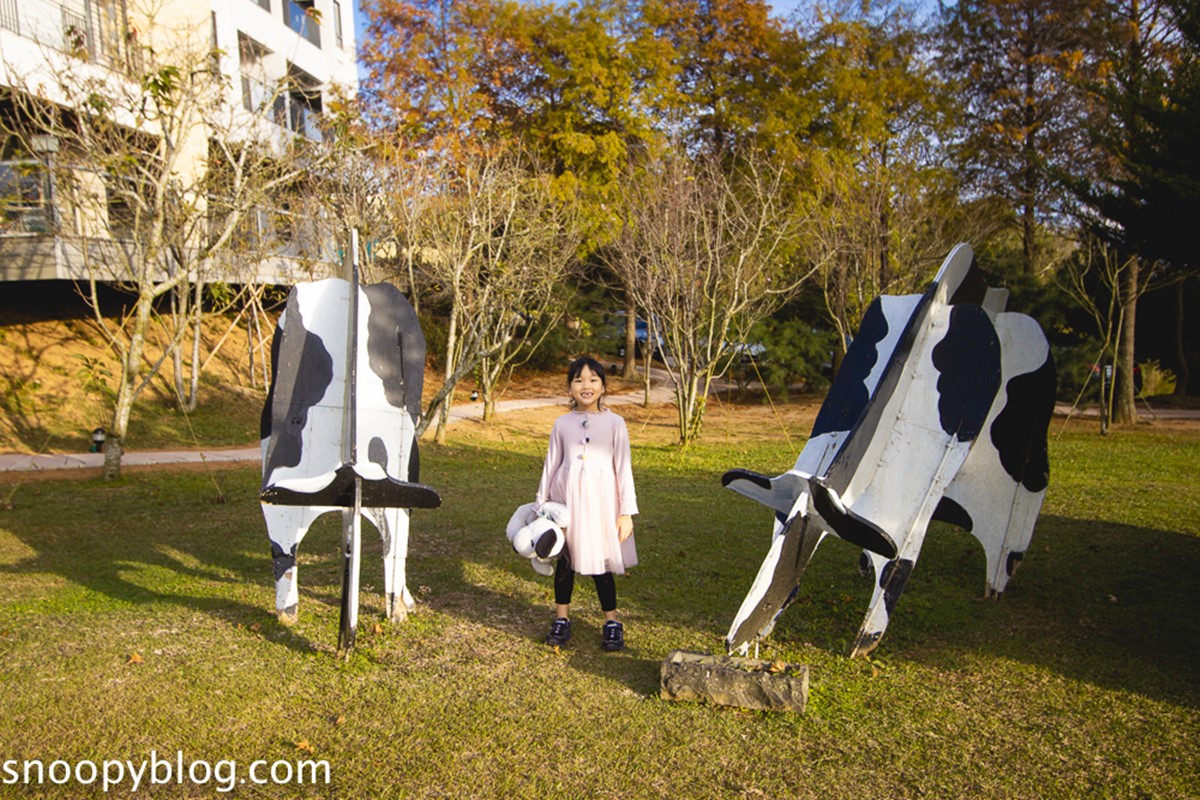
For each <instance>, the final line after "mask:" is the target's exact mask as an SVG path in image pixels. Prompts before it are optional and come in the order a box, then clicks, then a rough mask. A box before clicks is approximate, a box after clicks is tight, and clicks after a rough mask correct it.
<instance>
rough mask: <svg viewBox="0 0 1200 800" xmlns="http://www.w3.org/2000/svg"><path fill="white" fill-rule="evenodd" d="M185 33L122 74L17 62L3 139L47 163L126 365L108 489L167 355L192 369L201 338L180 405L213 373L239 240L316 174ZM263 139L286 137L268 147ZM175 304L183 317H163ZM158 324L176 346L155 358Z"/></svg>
mask: <svg viewBox="0 0 1200 800" xmlns="http://www.w3.org/2000/svg"><path fill="white" fill-rule="evenodd" d="M184 22H185V23H187V24H183V25H181V26H179V27H171V26H170V25H166V24H163V25H151V26H149V30H150V31H151V33H148V34H146V36H145V38H144V39H143V40H142V41H141V42H140V46H139V47H138V48H136V50H135V51H134V50H131V52H130V53H129V57H128V59H127V62H126V64H125V69H124V71H114V70H111V69H105V68H101V67H99V66H98V65H96V64H94V63H91V62H89V61H87V60H86V59H84V58H81V57H77V56H78V55H79V54H72V53H65V54H64V53H61V52H57V51H51V50H46V51H45V52H44V58H43V62H44V63H43V65H42V68H40V69H38V70H35V71H33V72H24V73H18V72H17V71H16V70H15V69H14V68H13V67H12V66H11V65H8V64H6V65H5V69H6V72H7V83H8V85H9V86H10V87H11V91H10V92H9V94H8V100H9V102H10V103H11V106H12V111H13V113H12V114H10V115H8V116H7V117H6V118H5V119H6V121H5V123H4V124H5V128H6V129H7V132H8V133H10V134H11V135H13V136H14V137H15V139H16V140H17V141H18V142H19V143H20V145H21V147H22V149H24V150H25V151H26V152H27V153H30V154H33V153H42V154H48V155H47V157H46V158H45V161H44V169H45V172H46V174H47V175H48V178H49V180H50V182H51V184H52V186H53V187H54V195H55V202H56V209H57V213H58V223H59V224H58V228H57V231H56V233H57V235H58V238H59V241H60V242H61V243H62V247H63V248H64V249H66V250H68V251H69V252H70V255H71V258H72V259H73V261H74V262H75V263H77V264H79V265H81V278H82V280H83V281H84V282H85V283H86V286H87V290H86V292H87V299H88V301H89V303H90V305H91V307H92V311H93V317H94V321H95V324H96V326H97V328H98V329H99V330H100V332H101V333H102V335H103V336H104V338H105V339H106V340H107V342H108V344H109V346H110V347H111V348H112V350H113V352H114V354H115V356H116V358H117V361H118V365H119V368H118V370H117V371H116V380H117V387H116V393H115V394H116V399H115V402H114V407H113V412H112V419H111V422H110V424H109V430H108V438H107V441H106V443H105V459H104V475H105V477H107V478H114V477H117V476H118V475H119V474H120V466H121V457H122V454H123V453H124V448H125V440H126V436H127V433H128V426H129V419H130V415H131V412H132V410H133V407H134V404H135V403H136V402H137V400H138V398H139V396H140V395H141V393H142V391H143V390H144V389H145V388H146V387H147V386H148V385H149V383H150V382H151V381H152V380H153V379H154V378H155V377H156V376H157V375H159V374H160V371H161V370H162V367H163V365H164V363H165V362H166V360H167V358H168V357H170V356H172V355H181V358H180V361H179V363H178V365H177V366H178V367H179V369H180V370H182V369H183V363H182V362H183V358H182V354H181V351H180V345H181V344H182V342H183V341H184V340H185V339H186V338H187V337H188V336H189V334H190V335H191V336H192V337H193V338H192V340H191V348H190V350H191V353H190V367H191V369H192V370H193V373H192V376H191V378H190V380H189V381H187V382H186V383H189V384H190V389H189V388H188V387H185V381H183V379H182V378H180V381H179V383H178V384H177V386H178V389H179V391H180V393H181V398H180V399H181V401H184V402H185V403H187V402H194V398H195V394H196V390H197V387H198V379H199V371H200V369H202V367H203V364H204V363H206V361H205V360H204V359H203V358H202V356H201V354H200V352H199V330H198V326H199V324H200V322H201V320H202V312H203V308H204V306H203V302H202V300H203V298H204V286H205V284H206V283H207V282H208V281H210V280H212V277H213V273H212V270H213V269H214V268H216V267H218V266H220V264H221V261H220V259H221V257H222V256H223V255H228V254H230V253H231V252H232V251H233V250H234V249H235V248H236V247H238V246H239V244H240V243H241V241H242V239H241V237H239V232H240V231H242V230H243V221H244V219H245V217H246V215H247V214H248V213H249V211H250V210H251V209H253V208H256V207H259V206H260V205H261V204H263V203H264V202H265V201H266V200H265V199H266V198H268V197H269V196H270V195H271V193H272V191H273V190H274V189H276V188H278V187H281V186H286V185H289V184H291V183H293V182H294V181H295V180H296V179H297V177H298V176H299V175H301V174H303V173H304V172H306V171H307V170H308V169H309V168H310V167H311V163H309V162H308V161H305V160H304V159H301V158H297V157H296V156H295V154H294V153H293V152H292V151H293V148H294V143H293V141H292V139H291V137H290V136H281V135H280V130H281V129H279V128H277V127H274V126H269V127H267V126H266V122H265V120H264V119H263V118H262V117H261V115H259V116H255V115H243V114H241V113H240V112H241V109H240V108H239V109H232V108H231V107H230V104H229V102H228V96H229V95H228V92H227V90H228V85H227V81H226V79H225V78H224V76H222V74H221V73H220V70H219V69H218V64H217V59H218V58H219V53H217V52H215V51H214V50H213V49H212V45H211V42H209V41H208V39H207V37H197V36H196V34H195V26H194V25H193V24H192V22H194V21H187V20H185V21H184ZM201 30H203V27H202V28H201ZM265 105H266V104H264V106H265ZM268 110H269V109H268V108H266V107H264V109H263V113H266V112H267V111H268ZM264 131H273V132H274V139H273V140H269V141H266V142H264V141H263V139H262V134H263V132H264ZM236 261H237V259H233V258H229V259H227V260H226V261H225V262H224V263H225V266H226V267H227V268H228V266H229V264H231V263H234V262H236ZM101 284H109V285H115V286H117V287H118V288H120V289H121V290H123V291H124V292H126V293H128V294H129V295H130V296H132V298H133V300H132V302H131V305H130V306H129V307H128V308H127V309H126V310H125V312H124V313H123V314H122V315H121V316H120V317H118V318H111V317H106V316H105V315H104V314H103V313H102V312H101V307H100V300H99V287H100V285H101ZM172 303H173V307H172V308H173V313H169V314H165V315H164V314H161V313H160V311H161V309H162V308H163V307H164V306H171V304H172ZM155 325H161V327H162V330H163V334H164V335H165V339H166V343H167V346H166V348H165V349H164V351H163V355H162V356H161V357H159V358H157V359H154V360H151V359H150V358H149V357H148V355H147V350H146V342H147V337H148V335H149V334H150V333H151V331H152V329H153V327H154V326H155ZM189 395H190V401H189Z"/></svg>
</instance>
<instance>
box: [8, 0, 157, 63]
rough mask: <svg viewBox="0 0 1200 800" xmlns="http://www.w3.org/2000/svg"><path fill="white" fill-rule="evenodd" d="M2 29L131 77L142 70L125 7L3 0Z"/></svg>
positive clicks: (82, 0) (79, 0)
mask: <svg viewBox="0 0 1200 800" xmlns="http://www.w3.org/2000/svg"><path fill="white" fill-rule="evenodd" d="M0 28H6V29H7V30H10V31H12V32H13V33H15V34H17V35H18V36H21V37H24V38H26V39H31V40H33V41H35V42H38V43H39V44H43V45H45V46H47V47H51V48H54V49H55V50H61V51H63V52H65V53H69V54H71V55H73V56H75V57H76V58H82V59H85V60H87V61H95V62H98V63H100V64H103V65H105V66H107V67H110V68H112V69H115V70H118V71H120V72H122V73H124V74H127V75H130V74H135V73H136V71H137V69H138V67H139V63H140V57H141V51H140V50H138V48H137V46H136V42H135V41H134V39H133V37H132V34H131V32H130V31H129V30H128V28H127V22H126V19H125V13H124V4H122V3H113V4H100V3H91V2H87V0H65V1H64V2H54V0H0Z"/></svg>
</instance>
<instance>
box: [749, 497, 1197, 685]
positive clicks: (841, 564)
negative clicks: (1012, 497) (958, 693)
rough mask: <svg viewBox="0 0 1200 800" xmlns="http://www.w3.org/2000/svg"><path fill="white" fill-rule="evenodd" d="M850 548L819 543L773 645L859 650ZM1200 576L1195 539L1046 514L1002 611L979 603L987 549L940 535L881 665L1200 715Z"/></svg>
mask: <svg viewBox="0 0 1200 800" xmlns="http://www.w3.org/2000/svg"><path fill="white" fill-rule="evenodd" d="M837 545H842V546H841V547H838V548H837V552H836V553H835V552H832V551H833V550H834V547H836V546H837ZM852 551H853V548H850V547H847V546H845V545H844V544H843V543H840V542H834V543H833V546H829V545H823V546H822V548H821V550H819V551H818V553H817V556H816V558H814V560H813V562H812V564H811V565H810V567H809V570H808V572H807V573H806V574H805V577H804V579H803V581H802V582H801V584H800V591H799V595H798V597H797V600H796V602H795V603H794V604H793V605H792V606H791V607H789V608H788V609H787V610H786V611H785V612H784V613H783V615H782V616H781V617H780V618H779V621H778V624H777V625H776V628H775V631H774V633H773V634H772V637H771V638H772V639H773V640H775V641H776V642H777V643H779V644H781V645H784V646H787V645H791V646H796V645H799V644H801V643H812V644H814V645H816V646H818V647H821V648H824V649H829V650H830V651H832V652H835V653H838V654H841V655H847V654H848V653H849V651H850V647H851V644H852V642H853V639H854V636H855V634H856V632H857V630H858V627H859V625H860V624H861V622H862V619H863V615H864V614H865V611H866V608H867V604H868V602H869V599H870V592H871V581H870V580H868V579H862V578H860V577H859V576H858V574H857V570H856V568H855V564H856V560H857V559H856V558H850V557H849V556H851V555H856V551H853V552H852ZM1198 571H1200V539H1198V538H1197V537H1195V536H1192V535H1188V534H1183V533H1177V532H1172V531H1162V530H1154V529H1149V528H1139V527H1134V526H1129V525H1119V524H1113V523H1110V522H1096V521H1089V520H1079V519H1072V518H1069V517H1061V516H1052V515H1044V516H1042V518H1041V519H1040V520H1039V522H1038V528H1037V531H1036V533H1035V535H1034V538H1033V543H1032V546H1031V547H1030V550H1029V552H1028V554H1027V555H1026V558H1025V560H1024V562H1023V566H1022V567H1021V569H1020V571H1019V572H1018V573H1017V574H1016V575H1015V576H1014V577H1013V578H1012V580H1011V581H1010V582H1009V584H1008V588H1007V591H1006V593H1005V595H1004V596H1003V597H1002V598H1001V599H999V600H996V601H993V600H988V599H985V598H984V597H983V596H982V589H983V585H984V557H983V551H982V548H980V546H979V544H978V542H976V540H975V539H974V538H973V537H972V536H971V535H970V534H967V533H964V532H961V531H957V530H954V529H951V528H949V527H948V526H940V525H939V526H933V527H931V529H930V533H929V537H928V538H927V539H926V541H925V545H924V548H923V550H922V553H921V559H920V560H919V561H918V563H917V565H916V568H915V569H914V571H913V575H912V578H911V579H910V580H909V582H908V585H907V588H906V589H905V592H904V594H903V595H902V596H901V597H900V599H899V601H898V602H897V604H896V607H895V610H894V613H893V614H892V617H891V623H890V625H889V627H888V630H887V633H886V634H885V635H884V637H883V639H882V640H881V642H880V644H879V646H878V648H877V649H876V650H875V651H874V652H873V653H872V654H871V657H872V658H875V659H882V660H884V661H888V660H895V659H906V660H912V661H916V662H921V663H928V664H934V665H938V666H942V667H947V668H951V669H959V668H964V667H966V665H967V664H968V662H970V661H971V660H972V659H975V658H976V657H978V656H980V655H984V656H988V657H995V658H1000V659H1008V660H1011V661H1013V662H1017V663H1026V664H1031V665H1035V666H1039V667H1044V668H1047V669H1050V670H1052V671H1054V672H1057V673H1059V674H1061V675H1064V676H1066V677H1069V678H1072V679H1075V680H1080V681H1086V682H1088V683H1091V684H1094V685H1097V686H1101V687H1105V688H1108V689H1114V690H1118V691H1131V692H1137V693H1139V694H1142V695H1145V696H1147V697H1151V698H1155V699H1158V700H1165V701H1169V702H1173V703H1181V704H1186V705H1189V706H1192V707H1200V692H1198V690H1197V686H1200V666H1198V662H1197V660H1196V657H1197V655H1198V654H1200V621H1197V619H1196V618H1195V616H1194V615H1193V614H1191V613H1189V611H1188V609H1190V607H1191V606H1192V605H1193V604H1194V602H1195V597H1194V595H1195V575H1196V574H1197V572H1198ZM750 577H752V576H750ZM748 585H749V578H748V579H747V588H748Z"/></svg>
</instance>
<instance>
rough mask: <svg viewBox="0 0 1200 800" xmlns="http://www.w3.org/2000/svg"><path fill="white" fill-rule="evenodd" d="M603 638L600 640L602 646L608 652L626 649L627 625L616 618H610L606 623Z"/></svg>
mask: <svg viewBox="0 0 1200 800" xmlns="http://www.w3.org/2000/svg"><path fill="white" fill-rule="evenodd" d="M602 635H603V637H604V638H603V639H601V641H600V646H601V647H603V648H604V649H605V650H607V651H608V652H610V653H612V652H615V651H617V650H624V649H625V626H624V625H622V624H621V623H619V622H617V621H616V620H609V621H608V622H606V623H604V631H603V634H602Z"/></svg>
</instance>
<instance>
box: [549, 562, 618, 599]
mask: <svg viewBox="0 0 1200 800" xmlns="http://www.w3.org/2000/svg"><path fill="white" fill-rule="evenodd" d="M592 580H593V581H595V583H596V597H598V598H600V610H601V611H616V610H617V582H616V581H615V580H614V579H613V574H612V573H611V572H606V573H604V574H603V575H593V576H592ZM574 592H575V570H573V569H571V565H570V564H568V563H567V560H566V559H565V558H560V559H559V560H558V565H557V566H556V567H555V568H554V602H555V603H558V604H559V605H560V606H569V605H571V595H572V594H573V593H574Z"/></svg>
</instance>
